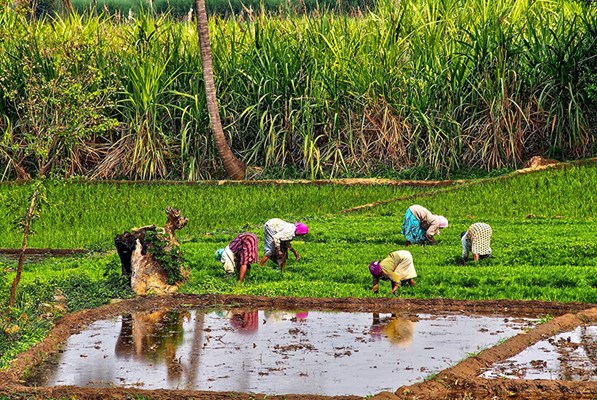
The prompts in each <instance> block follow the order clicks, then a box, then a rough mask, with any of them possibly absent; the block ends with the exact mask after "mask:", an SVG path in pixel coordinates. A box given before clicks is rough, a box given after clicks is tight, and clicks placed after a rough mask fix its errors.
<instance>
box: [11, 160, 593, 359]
mask: <svg viewBox="0 0 597 400" xmlns="http://www.w3.org/2000/svg"><path fill="white" fill-rule="evenodd" d="M46 187H47V198H48V203H47V205H46V206H45V207H44V209H42V213H41V217H40V219H39V220H38V221H36V223H35V226H34V228H35V234H34V235H33V236H32V237H31V238H30V243H29V246H30V247H51V248H86V249H89V250H91V252H90V254H89V255H86V256H79V257H72V258H61V259H49V260H45V261H43V262H31V263H28V264H26V266H25V271H24V273H23V278H22V281H21V284H20V286H19V290H18V299H17V306H16V307H15V308H14V309H10V310H8V311H9V312H8V313H5V314H3V315H2V317H1V319H0V328H2V329H1V330H0V336H1V335H4V336H2V340H0V367H2V366H6V365H7V363H8V361H9V360H10V359H12V358H13V357H14V356H15V355H16V354H17V353H18V352H20V351H23V350H24V349H25V348H27V347H30V346H31V345H32V344H33V343H35V342H36V341H38V340H39V339H40V338H41V337H43V336H44V334H45V332H46V331H47V328H48V327H49V325H50V321H46V322H44V320H43V319H38V318H36V317H37V316H39V315H40V313H41V311H40V310H39V309H38V308H39V307H38V306H37V304H39V303H43V302H46V301H51V299H52V296H53V295H54V294H55V293H56V292H57V291H60V292H62V293H63V294H64V295H65V296H66V297H67V301H68V303H67V304H68V311H74V310H77V309H81V308H88V307H95V306H98V305H100V304H103V303H106V302H108V301H109V300H110V299H111V298H113V297H128V296H131V295H132V294H131V292H130V291H127V290H125V289H124V288H123V287H122V286H121V285H120V284H119V281H118V279H117V273H118V271H119V264H118V256H117V255H116V253H115V250H114V247H113V238H114V236H115V235H116V234H118V233H122V232H124V231H125V230H128V229H130V228H132V227H136V226H142V225H147V224H152V223H155V224H158V225H160V224H163V223H164V222H165V214H164V209H165V208H166V207H167V206H174V207H178V208H180V210H181V211H182V213H183V214H184V215H185V216H187V217H188V218H189V224H188V226H187V227H186V228H184V229H183V230H182V231H180V232H179V233H178V235H177V236H178V237H179V239H180V241H181V242H182V250H183V252H184V254H185V257H186V259H187V263H188V266H190V267H191V269H192V274H191V277H190V280H189V281H188V282H187V283H186V284H185V285H183V286H182V287H181V289H180V291H181V292H184V293H196V294H203V293H234V294H255V295H265V296H312V297H369V296H376V295H374V294H373V293H371V291H370V289H371V276H370V275H369V272H368V269H367V265H368V264H369V262H370V261H371V260H373V259H381V258H383V257H385V256H386V255H387V254H388V253H389V252H391V251H394V250H397V249H404V237H403V236H402V235H401V234H400V228H401V224H402V217H403V215H404V212H405V211H406V209H407V208H408V206H409V205H411V204H415V203H418V204H421V205H424V206H425V207H427V208H429V209H430V210H431V211H432V212H434V213H439V214H443V215H445V216H446V217H448V219H449V221H450V225H449V227H448V228H446V229H444V230H442V232H441V235H440V236H439V244H438V245H437V246H411V247H409V250H410V251H411V252H412V254H413V257H414V261H415V267H416V270H417V273H418V277H417V279H416V281H417V286H416V287H414V288H413V287H404V288H401V289H399V291H398V293H397V295H398V296H400V297H417V298H436V297H442V298H454V299H529V300H530V299H533V300H549V301H562V302H571V301H578V302H586V303H596V302H597V243H596V241H595V237H596V234H595V225H596V222H597V221H596V219H595V203H596V201H597V198H596V197H597V164H595V163H594V162H586V163H584V164H577V165H568V166H566V167H564V168H558V169H550V170H545V171H538V172H533V173H528V174H511V175H508V176H503V177H498V178H491V179H485V180H472V181H466V182H460V183H456V184H454V185H451V186H443V187H437V188H430V187H416V186H387V185H369V186H364V185H357V186H340V185H332V184H329V185H314V184H305V185H298V184H278V185H276V184H252V185H246V186H243V185H240V184H232V183H231V184H224V185H216V184H188V185H187V184H155V185H151V184H124V183H81V182H47V183H46ZM30 191H31V187H30V186H29V185H25V184H16V183H12V184H2V185H0V196H1V197H2V201H4V202H5V203H7V204H9V205H10V206H9V207H5V209H6V210H8V211H9V212H7V213H6V214H3V215H2V216H1V217H0V247H12V248H17V247H19V246H20V243H21V240H22V238H21V237H20V236H19V233H18V231H17V230H16V229H14V228H13V225H12V221H13V220H14V217H15V216H16V215H18V213H24V212H25V210H26V206H27V204H28V202H27V197H28V196H29V194H30ZM376 201H382V202H383V204H381V205H377V206H373V207H366V208H362V209H360V210H358V211H350V212H346V210H348V209H350V208H353V207H356V206H359V205H363V204H368V203H372V202H376ZM15 204H17V205H19V207H20V208H18V209H16V208H15V207H14V206H15ZM273 217H280V218H283V219H286V220H289V221H294V220H299V219H300V220H302V221H304V222H306V223H307V224H308V225H309V228H310V233H309V235H307V236H306V237H305V238H304V239H302V238H301V239H300V240H298V239H297V240H295V241H294V242H293V243H294V247H295V248H296V249H297V250H298V251H299V253H300V254H301V260H300V261H298V262H297V261H295V260H294V258H293V256H292V255H291V256H290V260H289V263H288V266H287V268H286V270H284V271H283V272H282V271H280V270H279V269H277V268H276V267H275V266H274V265H273V264H271V263H268V264H266V266H264V267H259V266H256V265H254V266H253V267H252V268H251V270H250V271H249V273H248V275H247V279H246V280H245V283H244V284H239V283H238V282H237V280H236V279H235V278H234V277H226V276H225V275H224V271H223V268H222V266H221V264H220V263H219V262H217V261H215V260H214V257H213V253H214V251H215V250H216V249H217V248H219V247H224V246H225V245H226V244H227V243H228V242H229V241H230V240H231V239H232V238H233V237H234V236H235V235H236V234H237V233H239V232H242V231H252V232H255V233H256V234H257V235H258V237H259V239H260V249H259V251H260V255H262V253H263V247H262V239H263V232H262V226H263V223H264V222H265V221H266V220H267V219H269V218H273ZM477 221H482V222H487V223H489V224H490V225H491V226H492V227H493V231H494V237H493V240H492V248H493V258H491V259H487V260H482V261H481V262H479V263H473V262H472V261H469V263H468V264H466V265H464V266H463V265H459V264H458V262H457V259H458V257H459V256H460V253H461V248H460V233H461V232H462V231H464V230H466V229H467V227H468V226H469V225H470V224H471V223H473V222H477ZM15 267H16V262H15V261H11V260H8V259H3V260H0V270H1V271H2V274H0V275H1V277H0V296H1V298H2V299H8V292H9V289H10V284H11V282H12V278H13V276H14V269H15ZM377 296H387V297H390V296H392V295H391V292H390V285H389V283H386V282H382V286H381V288H380V293H379V294H378V295H377ZM3 307H4V306H3ZM24 315H25V316H27V317H26V318H24V317H23V316H24ZM34 319H35V320H38V322H36V323H33V322H31V321H33V320H34ZM15 325H16V326H19V327H20V331H19V332H18V333H17V334H12V335H10V336H9V335H6V334H5V333H4V331H5V329H7V327H11V326H15Z"/></svg>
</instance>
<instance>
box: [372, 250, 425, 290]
mask: <svg viewBox="0 0 597 400" xmlns="http://www.w3.org/2000/svg"><path fill="white" fill-rule="evenodd" d="M369 272H371V275H373V287H372V288H371V290H372V291H373V293H377V292H378V291H379V280H380V279H381V280H384V281H390V282H392V293H396V290H398V288H399V287H400V286H401V285H411V286H416V284H415V281H414V279H413V278H415V277H416V276H417V271H415V265H414V263H413V256H412V254H410V251H406V250H398V251H395V252H393V253H390V254H389V255H388V256H387V257H386V258H384V259H383V260H381V261H371V263H370V264H369Z"/></svg>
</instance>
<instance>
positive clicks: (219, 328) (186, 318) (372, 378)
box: [29, 310, 533, 396]
mask: <svg viewBox="0 0 597 400" xmlns="http://www.w3.org/2000/svg"><path fill="white" fill-rule="evenodd" d="M532 323H533V320H531V319H508V318H504V317H482V316H464V315H459V314H447V315H429V314H417V315H414V314H413V315H394V314H372V313H345V312H322V311H263V310H242V311H241V310H233V311H211V312H204V311H203V310H189V311H183V312H180V311H157V312H154V313H135V314H129V315H123V316H120V317H118V318H115V319H112V320H101V321H96V322H95V323H93V324H92V325H90V326H89V327H88V328H87V329H86V330H84V331H82V332H81V333H79V334H76V335H73V336H71V337H70V338H69V339H68V341H67V342H66V344H65V346H64V348H63V350H62V351H61V352H60V353H59V354H58V355H57V356H56V358H55V359H54V360H53V362H52V363H49V364H46V365H44V366H43V367H42V368H40V371H42V373H39V374H38V375H37V376H35V377H34V378H33V380H32V381H31V382H29V384H31V385H48V386H54V385H76V386H85V387H108V386H123V387H141V388H144V389H189V390H208V391H236V392H245V393H246V392H249V393H266V394H323V395H348V394H352V395H362V396H365V395H368V394H373V393H378V392H380V391H383V390H395V389H397V388H398V387H399V386H402V385H406V384H411V383H415V382H417V381H421V380H423V379H424V378H425V377H428V376H431V375H432V374H434V373H437V372H439V371H441V370H442V369H444V368H446V367H449V366H451V365H454V364H455V363H457V362H458V361H460V360H462V359H463V358H465V357H467V356H469V355H470V354H471V353H475V352H478V351H480V350H482V349H484V348H487V347H489V346H492V345H494V344H496V343H497V342H498V341H499V340H501V339H504V338H507V337H510V336H513V335H515V334H517V333H519V332H520V330H521V329H523V328H525V327H528V326H530V325H531V324H532Z"/></svg>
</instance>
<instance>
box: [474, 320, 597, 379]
mask: <svg viewBox="0 0 597 400" xmlns="http://www.w3.org/2000/svg"><path fill="white" fill-rule="evenodd" d="M482 376H483V377H486V378H501V377H504V378H510V379H561V380H570V381H597V326H579V327H577V328H576V329H575V330H574V331H571V332H565V333H562V334H559V335H556V336H553V337H551V338H549V339H548V340H542V341H540V342H537V343H536V344H535V345H533V346H531V347H529V348H527V349H525V350H524V351H522V352H521V353H519V354H518V355H516V356H514V357H512V358H509V359H507V360H504V361H501V362H499V363H497V364H496V365H494V367H493V368H492V369H491V370H489V371H486V372H485V373H483V375H482Z"/></svg>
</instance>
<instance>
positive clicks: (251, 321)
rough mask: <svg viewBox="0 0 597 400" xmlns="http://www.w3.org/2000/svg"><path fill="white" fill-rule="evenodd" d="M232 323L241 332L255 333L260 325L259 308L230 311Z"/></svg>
mask: <svg viewBox="0 0 597 400" xmlns="http://www.w3.org/2000/svg"><path fill="white" fill-rule="evenodd" d="M230 325H232V327H233V328H234V329H236V330H237V331H239V332H240V333H253V332H255V331H256V330H257V328H258V327H259V315H258V313H257V310H249V311H243V310H235V311H231V312H230Z"/></svg>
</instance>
